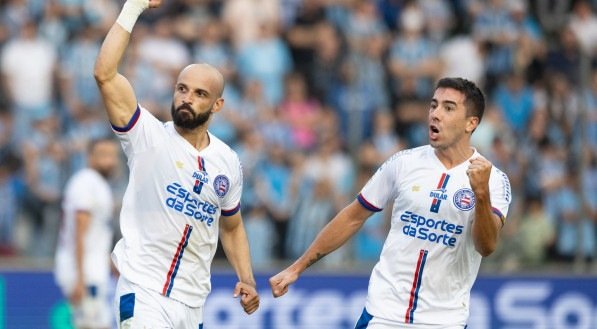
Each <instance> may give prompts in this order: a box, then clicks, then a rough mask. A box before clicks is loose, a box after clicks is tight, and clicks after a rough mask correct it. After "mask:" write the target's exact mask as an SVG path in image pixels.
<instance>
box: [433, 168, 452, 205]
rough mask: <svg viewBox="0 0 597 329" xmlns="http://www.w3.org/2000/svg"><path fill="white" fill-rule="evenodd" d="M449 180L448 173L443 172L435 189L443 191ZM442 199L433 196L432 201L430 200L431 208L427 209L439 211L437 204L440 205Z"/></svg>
mask: <svg viewBox="0 0 597 329" xmlns="http://www.w3.org/2000/svg"><path fill="white" fill-rule="evenodd" d="M449 180H450V175H448V174H446V173H443V174H442V177H441V178H440V179H439V182H438V183H437V189H438V190H440V191H442V193H443V191H445V189H446V186H448V181H449ZM441 203H442V200H441V199H438V198H433V201H432V202H431V208H430V209H429V211H431V212H434V213H437V212H438V211H439V206H440V205H441Z"/></svg>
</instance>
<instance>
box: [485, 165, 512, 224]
mask: <svg viewBox="0 0 597 329" xmlns="http://www.w3.org/2000/svg"><path fill="white" fill-rule="evenodd" d="M489 189H490V190H489V194H490V196H491V208H492V211H493V213H495V214H496V215H498V216H499V217H500V218H501V219H502V222H504V221H505V220H506V216H507V215H508V208H509V207H510V202H511V201H512V189H511V187H510V180H509V179H508V176H507V175H506V174H505V173H504V172H503V171H501V170H499V169H497V168H495V167H494V168H493V171H492V174H491V177H490V179H489Z"/></svg>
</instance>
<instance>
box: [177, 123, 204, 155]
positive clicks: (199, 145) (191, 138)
mask: <svg viewBox="0 0 597 329" xmlns="http://www.w3.org/2000/svg"><path fill="white" fill-rule="evenodd" d="M174 127H175V129H176V131H177V132H178V134H179V135H180V136H182V138H184V139H186V140H187V142H189V144H191V145H192V146H193V147H194V148H196V149H197V150H198V151H201V150H203V149H204V148H206V147H207V146H208V145H209V134H208V133H207V126H205V127H197V128H196V129H193V130H187V129H183V128H180V127H178V126H176V125H175V126H174Z"/></svg>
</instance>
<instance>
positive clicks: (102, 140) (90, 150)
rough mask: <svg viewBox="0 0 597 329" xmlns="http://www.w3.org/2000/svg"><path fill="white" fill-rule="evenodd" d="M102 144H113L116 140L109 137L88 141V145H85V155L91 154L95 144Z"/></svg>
mask: <svg viewBox="0 0 597 329" xmlns="http://www.w3.org/2000/svg"><path fill="white" fill-rule="evenodd" d="M104 142H107V143H115V142H116V139H115V138H114V137H111V136H103V137H96V138H93V139H92V140H90V141H89V143H87V154H91V153H92V152H93V150H94V149H95V146H96V145H97V144H100V143H104Z"/></svg>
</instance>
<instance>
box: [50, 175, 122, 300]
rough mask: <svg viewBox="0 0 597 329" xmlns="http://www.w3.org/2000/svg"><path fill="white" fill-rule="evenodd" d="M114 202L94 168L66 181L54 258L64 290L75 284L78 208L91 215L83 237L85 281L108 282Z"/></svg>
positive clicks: (107, 187) (87, 282) (57, 278)
mask: <svg viewBox="0 0 597 329" xmlns="http://www.w3.org/2000/svg"><path fill="white" fill-rule="evenodd" d="M113 204H114V201H113V196H112V190H111V189H110V185H109V184H108V182H107V181H106V180H105V179H104V177H102V176H101V175H100V174H99V173H98V172H97V171H95V170H93V169H90V168H85V169H82V170H80V171H78V172H77V173H76V174H74V175H73V176H72V177H71V178H70V179H69V181H68V182H67V184H66V188H65V192H64V200H63V202H62V209H63V223H62V226H61V228H60V235H59V240H58V246H57V247H56V258H55V275H56V280H57V282H58V284H59V285H60V286H61V287H63V289H64V290H65V291H66V292H67V293H68V292H70V289H72V287H73V286H74V284H75V281H76V280H77V274H78V273H77V267H76V261H75V243H76V240H75V233H76V223H75V215H76V213H77V211H80V210H84V211H87V212H89V213H90V217H91V221H90V224H89V228H88V230H87V233H86V235H85V238H84V240H83V241H84V246H83V247H84V251H85V253H84V255H83V262H84V263H83V271H84V276H83V279H84V282H85V284H86V285H88V286H89V285H100V286H101V285H107V284H108V282H109V279H110V257H109V256H110V250H111V249H112V233H113V232H112V231H113V230H112V211H113Z"/></svg>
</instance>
